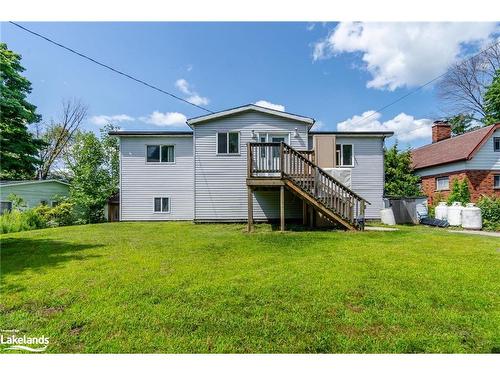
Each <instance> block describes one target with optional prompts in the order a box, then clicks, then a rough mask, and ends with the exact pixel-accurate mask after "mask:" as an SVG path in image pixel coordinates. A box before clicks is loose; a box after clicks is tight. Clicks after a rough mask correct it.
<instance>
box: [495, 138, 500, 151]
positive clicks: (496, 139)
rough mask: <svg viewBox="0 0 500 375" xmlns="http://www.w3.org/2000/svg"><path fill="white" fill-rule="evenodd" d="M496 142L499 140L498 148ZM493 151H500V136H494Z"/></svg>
mask: <svg viewBox="0 0 500 375" xmlns="http://www.w3.org/2000/svg"><path fill="white" fill-rule="evenodd" d="M496 142H498V145H499V148H496V147H495V145H496ZM493 151H494V152H500V137H493Z"/></svg>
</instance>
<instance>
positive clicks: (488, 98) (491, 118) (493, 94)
mask: <svg viewBox="0 0 500 375" xmlns="http://www.w3.org/2000/svg"><path fill="white" fill-rule="evenodd" d="M484 107H485V112H486V113H485V116H484V122H485V124H486V125H491V124H495V123H497V122H500V69H497V71H496V72H495V77H494V78H493V81H492V82H491V85H490V86H488V89H487V90H486V93H485V94H484Z"/></svg>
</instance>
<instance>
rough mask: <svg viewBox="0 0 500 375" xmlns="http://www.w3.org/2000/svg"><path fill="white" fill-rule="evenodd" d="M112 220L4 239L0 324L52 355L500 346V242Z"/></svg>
mask: <svg viewBox="0 0 500 375" xmlns="http://www.w3.org/2000/svg"><path fill="white" fill-rule="evenodd" d="M244 228H245V227H244V226H243V225H239V224H234V225H233V224H231V225H215V224H213V225H193V224H190V223H108V224H99V225H87V226H73V227H62V228H51V229H42V230H35V231H31V232H23V233H14V234H7V235H3V236H1V244H2V249H1V289H0V290H1V302H0V303H1V304H0V328H2V329H19V330H21V332H22V333H23V334H26V335H28V336H40V335H45V336H48V337H49V338H50V344H49V348H48V352H90V353H104V352H106V353H110V352H112V353H119V352H127V353H129V352H140V353H146V352H147V353H153V352H162V353H193V352H196V353H200V352H203V353H206V352H217V353H221V352H223V353H317V352H321V353H325V352H336V353H340V352H342V353H353V352H356V353H396V352H397V353H414V352H432V353H434V352H441V353H442V352H445V353H452V352H453V353H455V352H458V353H463V352H467V353H483V352H484V353H491V352H498V351H500V311H499V295H500V267H499V257H500V241H498V239H496V238H489V237H488V238H487V237H479V236H465V235H462V234H452V233H448V232H446V231H444V230H439V229H431V228H424V227H400V231H397V232H384V233H381V232H364V233H344V232H321V231H315V232H287V233H284V234H281V233H279V232H276V231H272V229H271V227H270V226H268V225H264V224H263V225H258V226H257V231H256V232H255V233H252V234H247V233H245V232H244Z"/></svg>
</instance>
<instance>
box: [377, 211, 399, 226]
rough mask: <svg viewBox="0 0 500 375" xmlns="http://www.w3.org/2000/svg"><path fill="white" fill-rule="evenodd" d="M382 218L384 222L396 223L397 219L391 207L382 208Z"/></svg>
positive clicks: (387, 223) (388, 223)
mask: <svg viewBox="0 0 500 375" xmlns="http://www.w3.org/2000/svg"><path fill="white" fill-rule="evenodd" d="M380 220H381V221H382V224H386V225H396V219H395V218H394V212H392V208H391V207H389V208H384V209H382V210H380Z"/></svg>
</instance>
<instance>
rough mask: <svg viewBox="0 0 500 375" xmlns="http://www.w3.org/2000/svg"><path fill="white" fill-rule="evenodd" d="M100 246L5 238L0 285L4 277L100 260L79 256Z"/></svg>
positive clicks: (89, 256)
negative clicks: (76, 262)
mask: <svg viewBox="0 0 500 375" xmlns="http://www.w3.org/2000/svg"><path fill="white" fill-rule="evenodd" d="M101 246H103V245H101V244H80V243H71V242H65V241H57V240H50V239H36V240H33V239H28V238H5V239H2V240H1V246H0V283H1V284H2V286H4V285H5V284H4V282H3V281H4V277H5V276H7V275H11V274H18V273H21V272H24V271H26V270H31V271H34V272H43V271H46V270H47V269H49V268H52V267H57V266H59V265H61V264H62V263H64V262H68V261H71V260H84V259H88V258H96V257H100V255H94V254H85V253H83V254H82V251H84V250H88V249H92V248H98V247H101Z"/></svg>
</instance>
